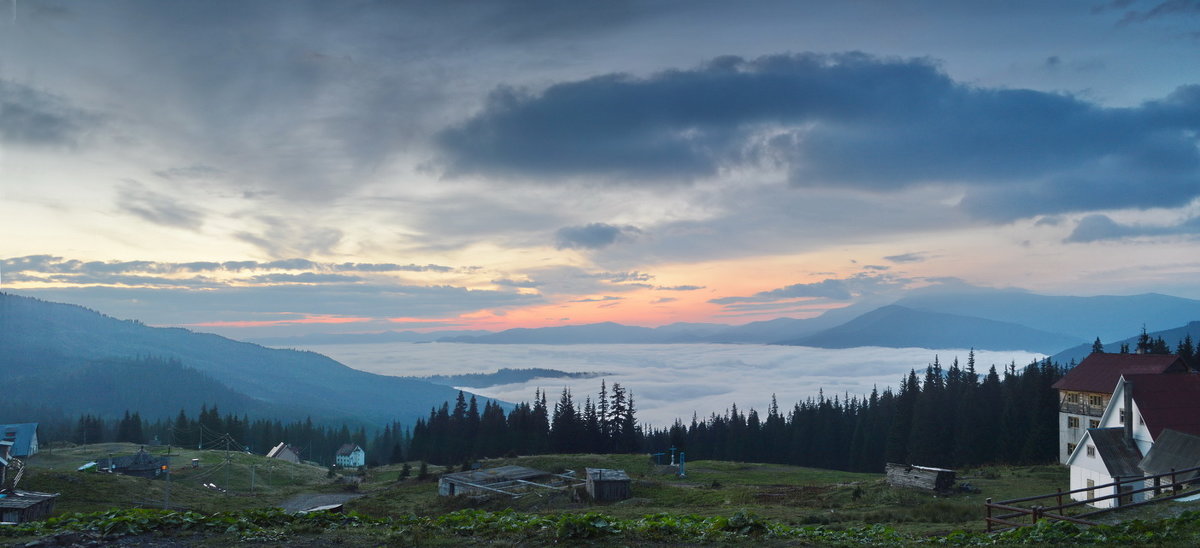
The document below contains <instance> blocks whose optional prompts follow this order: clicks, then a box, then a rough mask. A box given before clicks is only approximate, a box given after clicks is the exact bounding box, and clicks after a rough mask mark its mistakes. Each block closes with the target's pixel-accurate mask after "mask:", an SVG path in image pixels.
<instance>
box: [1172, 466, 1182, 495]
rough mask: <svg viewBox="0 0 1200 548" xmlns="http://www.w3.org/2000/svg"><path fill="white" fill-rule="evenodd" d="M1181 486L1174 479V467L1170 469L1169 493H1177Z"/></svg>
mask: <svg viewBox="0 0 1200 548" xmlns="http://www.w3.org/2000/svg"><path fill="white" fill-rule="evenodd" d="M1180 487H1181V486H1180V485H1179V484H1178V483H1176V481H1175V469H1174V468H1172V469H1171V493H1177V492H1178V491H1179V488H1180Z"/></svg>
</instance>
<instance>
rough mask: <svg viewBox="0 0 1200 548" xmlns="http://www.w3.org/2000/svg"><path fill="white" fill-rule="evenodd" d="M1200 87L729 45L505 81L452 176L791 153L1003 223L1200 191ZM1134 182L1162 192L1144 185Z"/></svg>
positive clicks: (816, 183) (844, 181)
mask: <svg viewBox="0 0 1200 548" xmlns="http://www.w3.org/2000/svg"><path fill="white" fill-rule="evenodd" d="M1197 129H1200V86H1185V87H1181V88H1179V89H1178V90H1176V91H1175V92H1174V93H1172V94H1171V95H1170V96H1168V97H1166V98H1164V99H1162V100H1159V101H1150V102H1146V103H1144V104H1142V105H1140V106H1138V107H1135V108H1122V109H1117V108H1105V107H1102V106H1099V105H1097V104H1094V103H1091V102H1088V101H1086V100H1084V99H1082V98H1079V97H1075V96H1070V95H1062V94H1054V93H1046V92H1039V91H1032V90H1020V89H999V88H983V87H974V86H969V85H966V84H963V83H959V82H955V81H954V80H952V79H951V78H949V77H948V76H947V75H946V74H945V73H943V72H941V71H940V70H939V68H938V66H937V65H936V64H935V63H933V62H931V61H929V60H925V59H890V58H888V59H884V58H878V57H873V56H869V55H865V54H860V53H847V54H836V55H821V54H798V55H773V56H765V57H759V58H756V59H743V58H739V57H725V58H719V59H716V60H713V61H711V62H709V63H707V64H704V65H702V66H700V67H698V68H695V69H691V70H672V71H666V72H661V73H658V74H655V75H653V76H650V77H646V78H635V77H632V76H628V75H624V74H607V75H603V76H597V77H594V78H590V79H586V80H580V81H574V82H564V83H558V84H555V85H551V86H549V87H548V88H546V89H544V90H542V91H541V92H537V93H534V92H530V91H525V90H518V89H512V88H500V89H497V90H495V91H493V92H492V94H491V95H490V96H489V98H488V101H487V104H486V106H485V108H484V110H483V111H482V112H481V113H479V114H478V115H477V116H475V117H473V118H471V119H470V120H467V121H466V122H464V123H463V124H462V125H461V126H458V127H455V128H451V129H448V130H446V131H444V132H443V133H442V134H441V135H440V136H439V137H438V141H439V143H440V145H441V147H442V150H443V152H444V160H445V162H446V166H447V170H448V172H450V173H487V174H489V175H497V174H499V175H504V174H508V175H513V176H520V177H537V178H545V179H547V180H559V179H560V178H562V177H564V176H587V177H594V178H600V179H604V180H618V181H626V180H636V181H639V182H646V181H672V180H674V181H680V180H690V179H695V178H698V177H709V176H714V175H717V174H718V173H719V172H720V171H721V170H722V169H724V168H728V167H736V166H746V165H760V164H764V163H765V164H775V165H780V166H783V167H784V168H785V169H786V170H787V171H788V172H789V174H790V175H789V178H790V180H791V182H792V184H793V185H795V186H796V187H800V188H842V189H847V188H849V189H859V190H866V191H871V192H893V191H897V190H902V189H905V188H910V187H913V186H920V185H959V186H963V187H965V188H967V189H968V190H967V193H966V195H965V198H964V199H963V201H962V207H963V208H964V209H965V210H966V211H968V212H970V213H971V214H973V215H975V216H978V217H982V218H987V219H991V220H1011V219H1017V218H1023V217H1031V216H1034V215H1037V214H1044V213H1059V212H1068V211H1084V210H1090V209H1096V208H1103V207H1108V208H1113V207H1141V208H1145V207H1154V206H1171V205H1180V204H1183V203H1186V202H1188V201H1189V200H1191V199H1192V198H1194V197H1196V196H1198V195H1200V152H1198V151H1197V146H1196V145H1197V137H1196V130H1197ZM1131 184H1135V185H1146V186H1152V187H1153V188H1155V189H1156V191H1155V192H1137V193H1131V192H1129V191H1128V189H1129V188H1130V186H1131Z"/></svg>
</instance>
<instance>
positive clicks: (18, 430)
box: [0, 422, 38, 457]
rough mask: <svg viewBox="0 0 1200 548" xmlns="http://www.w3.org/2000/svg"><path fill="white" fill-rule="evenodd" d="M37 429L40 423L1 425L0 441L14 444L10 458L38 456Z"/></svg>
mask: <svg viewBox="0 0 1200 548" xmlns="http://www.w3.org/2000/svg"><path fill="white" fill-rule="evenodd" d="M37 427H38V423H36V422H26V423H21V424H0V441H9V442H12V450H11V451H10V452H9V456H13V457H28V456H29V455H34V454H37V452H38V439H37Z"/></svg>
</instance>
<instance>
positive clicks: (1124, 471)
mask: <svg viewBox="0 0 1200 548" xmlns="http://www.w3.org/2000/svg"><path fill="white" fill-rule="evenodd" d="M1088 434H1090V435H1091V436H1092V444H1093V445H1095V446H1096V452H1097V453H1099V454H1100V459H1101V460H1102V461H1104V467H1105V468H1107V469H1108V475H1109V476H1112V477H1114V478H1128V477H1136V476H1141V475H1142V469H1141V468H1138V463H1140V462H1141V461H1142V452H1141V451H1139V450H1138V448H1137V445H1135V444H1134V443H1133V440H1130V439H1127V438H1125V429H1124V428H1088Z"/></svg>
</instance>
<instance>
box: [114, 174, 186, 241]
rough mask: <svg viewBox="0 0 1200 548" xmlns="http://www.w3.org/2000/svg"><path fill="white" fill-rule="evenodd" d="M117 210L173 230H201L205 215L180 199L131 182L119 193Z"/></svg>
mask: <svg viewBox="0 0 1200 548" xmlns="http://www.w3.org/2000/svg"><path fill="white" fill-rule="evenodd" d="M117 208H118V209H119V210H121V211H123V212H125V213H129V214H130V215H133V216H135V217H138V218H140V219H142V220H145V221H149V222H151V223H154V224H156V225H161V226H169V227H172V228H185V229H188V230H199V229H200V227H201V225H203V224H204V214H203V213H202V212H200V210H198V209H196V208H195V207H193V206H190V205H188V204H186V203H183V202H182V201H181V200H180V199H179V198H176V197H174V196H168V195H166V194H163V193H160V192H154V191H152V190H149V189H147V188H146V187H144V186H142V185H141V184H138V183H135V182H130V183H127V184H125V185H124V186H122V187H121V189H120V191H118V192H117Z"/></svg>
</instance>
